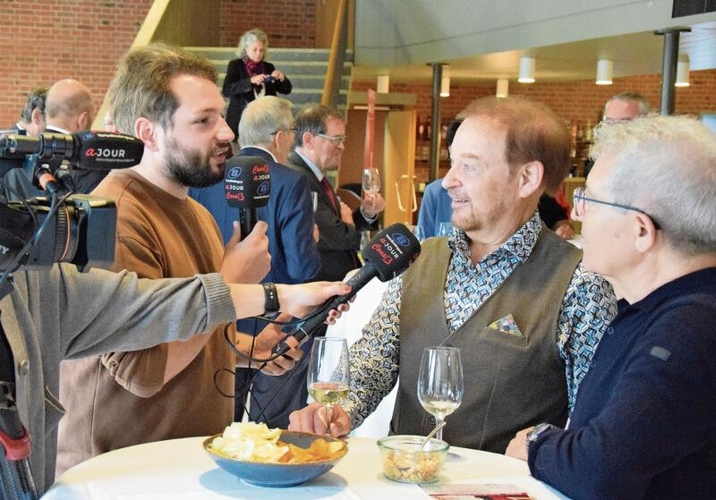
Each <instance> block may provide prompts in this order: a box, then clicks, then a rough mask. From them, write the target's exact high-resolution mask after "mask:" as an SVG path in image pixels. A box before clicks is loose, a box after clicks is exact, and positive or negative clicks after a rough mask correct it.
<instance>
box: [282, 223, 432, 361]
mask: <svg viewBox="0 0 716 500" xmlns="http://www.w3.org/2000/svg"><path fill="white" fill-rule="evenodd" d="M362 253H363V258H364V259H365V264H364V265H363V267H361V268H360V269H358V272H356V273H355V274H354V275H353V276H351V278H350V279H349V280H348V281H347V282H346V284H347V285H350V286H351V291H350V292H348V293H347V294H346V295H340V296H335V297H333V298H331V299H329V300H328V301H326V302H325V303H324V304H323V305H322V306H321V307H320V308H319V309H318V310H317V311H315V312H314V313H313V314H311V316H310V317H309V318H308V319H306V320H304V321H302V322H301V323H299V325H298V326H297V330H296V331H295V332H294V333H293V334H291V336H292V337H293V338H295V339H296V340H298V341H299V342H300V341H302V340H303V339H304V338H306V337H307V336H309V335H311V334H312V333H314V332H315V331H316V330H317V329H318V328H319V327H320V326H321V325H322V324H323V322H324V321H325V320H326V318H327V317H328V313H329V312H330V311H331V309H337V308H338V306H339V305H341V304H345V303H346V302H348V301H349V300H350V299H351V298H352V297H353V296H354V295H355V294H356V293H358V291H359V290H360V289H361V288H363V287H364V286H366V285H367V284H368V282H369V281H370V280H372V279H373V278H376V277H377V278H378V279H379V280H380V281H383V282H385V281H389V280H391V279H393V278H395V277H396V276H398V275H400V274H402V273H403V271H405V270H406V269H407V268H408V267H409V266H410V265H411V264H412V263H413V261H414V260H415V259H416V258H417V257H418V255H420V242H419V241H418V240H417V239H416V238H415V236H414V235H413V233H412V232H411V231H410V229H408V228H407V227H406V226H404V225H403V224H400V223H397V224H393V225H392V226H389V227H388V228H386V229H384V230H382V231H380V232H379V233H378V234H377V235H375V236H374V237H373V239H372V240H370V242H368V244H367V245H366V246H365V247H364V248H363V250H362ZM289 349H290V347H289V345H288V344H287V343H286V341H285V340H282V341H281V342H279V343H278V344H276V345H275V346H274V348H273V349H272V350H271V353H272V354H273V355H276V356H278V355H282V354H285V353H286V352H287V351H288V350H289Z"/></svg>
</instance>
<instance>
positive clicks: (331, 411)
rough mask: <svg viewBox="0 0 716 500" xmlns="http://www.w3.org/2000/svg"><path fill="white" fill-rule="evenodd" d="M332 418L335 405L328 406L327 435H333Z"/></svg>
mask: <svg viewBox="0 0 716 500" xmlns="http://www.w3.org/2000/svg"><path fill="white" fill-rule="evenodd" d="M331 418H333V405H326V435H327V436H330V435H331Z"/></svg>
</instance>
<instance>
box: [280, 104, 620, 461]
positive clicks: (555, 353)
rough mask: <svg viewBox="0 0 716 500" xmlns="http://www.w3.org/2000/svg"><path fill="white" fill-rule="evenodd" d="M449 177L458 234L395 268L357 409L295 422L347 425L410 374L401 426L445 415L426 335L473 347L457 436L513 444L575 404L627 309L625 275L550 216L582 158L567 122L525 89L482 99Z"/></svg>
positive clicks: (338, 431) (431, 342)
mask: <svg viewBox="0 0 716 500" xmlns="http://www.w3.org/2000/svg"><path fill="white" fill-rule="evenodd" d="M460 118H463V119H464V121H463V123H462V124H461V125H460V127H459V128H458V130H457V133H456V135H455V138H454V141H453V143H452V145H451V150H450V158H451V160H452V165H451V168H450V171H449V172H448V174H447V175H446V176H445V178H444V180H443V186H444V187H445V188H446V189H447V191H448V193H449V195H450V198H451V199H452V210H453V212H452V224H453V226H454V228H455V230H454V231H453V233H452V235H450V236H448V237H442V238H430V239H428V240H426V241H425V243H424V244H423V249H422V253H421V255H420V257H419V258H418V259H417V260H416V262H415V263H414V264H413V265H412V267H411V268H410V269H408V271H406V272H405V273H404V274H403V275H402V276H401V277H398V278H396V279H395V280H393V281H392V282H391V283H390V284H389V286H388V289H387V290H386V292H385V294H384V296H383V298H382V301H381V304H380V305H379V306H378V308H377V309H376V311H375V312H374V313H373V317H372V318H371V320H370V322H369V323H368V325H366V326H365V327H364V330H363V336H362V338H361V339H360V340H358V341H357V342H356V343H355V344H353V346H352V347H351V352H350V363H351V391H350V401H349V403H348V404H347V405H346V408H345V411H343V410H341V409H338V408H335V409H334V411H333V412H332V414H331V415H332V417H331V420H330V422H328V429H327V428H326V427H327V425H326V412H325V410H324V409H323V408H322V407H320V406H319V405H317V404H315V403H313V404H311V405H309V406H308V407H306V408H304V409H302V410H299V411H298V412H294V413H293V414H292V415H291V427H290V428H292V429H302V430H311V431H316V432H319V433H322V432H326V431H329V432H330V433H331V434H333V435H344V434H347V433H348V432H349V431H350V429H351V427H356V426H359V425H360V424H361V422H362V421H363V419H364V418H365V417H366V416H367V415H369V414H370V413H371V412H372V411H373V409H374V408H375V407H376V406H377V405H378V403H379V402H380V400H381V399H382V398H383V397H384V396H385V395H386V394H388V393H389V392H390V391H391V389H392V388H393V386H394V385H395V383H396V380H397V379H398V375H400V383H399V387H398V395H397V400H396V406H395V409H394V412H393V418H392V422H391V429H392V431H393V432H395V433H399V434H423V435H424V434H426V433H427V432H429V431H430V430H431V428H432V427H433V425H434V422H435V420H434V419H433V418H431V416H430V414H428V413H427V412H426V411H425V410H424V409H423V408H422V406H421V405H420V402H419V401H418V397H417V394H416V383H417V378H418V370H419V365H420V363H419V361H420V357H421V354H422V351H423V348H424V347H426V346H435V345H450V346H455V347H458V348H460V350H461V357H462V362H463V370H464V377H465V395H464V399H463V402H462V404H461V405H460V407H459V408H458V409H457V410H455V412H454V413H453V414H452V415H450V416H448V418H447V426H446V427H445V429H444V434H443V436H444V439H445V440H446V441H447V442H448V443H450V444H452V445H455V446H464V447H470V448H478V449H483V450H488V451H493V452H500V453H502V452H504V451H505V448H506V447H507V444H508V443H509V441H510V439H511V438H512V436H514V433H515V432H516V431H517V430H520V429H522V428H524V427H525V425H524V424H525V423H529V425H534V424H535V423H537V422H543V421H544V422H552V423H554V422H562V423H564V422H565V421H566V419H567V417H568V412H569V409H570V408H571V407H572V405H573V403H574V400H575V396H576V394H577V389H578V387H579V383H580V381H581V380H582V377H583V376H584V374H585V373H586V371H587V369H588V368H589V364H590V362H591V358H592V354H593V353H594V349H595V347H596V345H597V343H598V342H599V339H600V338H601V335H602V333H603V331H604V330H605V328H606V326H607V324H608V323H609V321H611V319H612V317H613V315H614V313H615V309H616V307H615V298H614V294H613V292H612V289H611V287H610V286H609V284H608V283H606V282H605V281H604V280H603V279H601V278H600V277H598V276H596V275H594V274H590V273H587V272H585V271H584V268H583V267H582V265H581V263H580V260H581V252H579V251H578V250H577V249H576V248H574V247H573V246H572V245H570V244H569V243H567V242H565V241H564V240H562V239H561V238H559V237H558V236H556V235H555V234H554V233H552V232H551V231H550V230H548V229H547V228H546V227H545V226H544V225H543V224H542V221H541V220H540V217H539V213H538V211H537V203H538V201H539V198H540V195H541V194H542V193H543V192H544V191H545V190H547V191H550V190H552V191H553V190H554V189H556V187H557V186H558V185H559V183H560V182H561V181H562V179H563V178H564V176H565V175H566V173H567V171H568V167H569V162H568V159H569V136H568V134H567V131H566V128H565V127H564V122H563V120H561V119H560V118H559V117H558V116H557V115H556V114H554V113H553V112H552V111H550V110H549V109H547V108H545V107H544V106H542V105H540V104H537V103H534V102H531V101H528V100H525V99H521V98H516V97H510V98H508V99H496V98H487V99H482V100H478V101H475V102H473V103H472V104H470V105H469V106H468V107H467V108H466V109H465V110H464V111H463V112H462V113H461V115H460Z"/></svg>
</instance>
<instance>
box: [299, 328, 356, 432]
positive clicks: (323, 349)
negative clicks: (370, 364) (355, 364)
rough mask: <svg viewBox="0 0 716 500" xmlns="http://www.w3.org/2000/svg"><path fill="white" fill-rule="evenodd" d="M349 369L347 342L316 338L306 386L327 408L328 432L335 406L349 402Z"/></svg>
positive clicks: (334, 338)
mask: <svg viewBox="0 0 716 500" xmlns="http://www.w3.org/2000/svg"><path fill="white" fill-rule="evenodd" d="M349 368H350V366H349V364H348V342H347V341H346V339H342V338H336V337H319V338H315V339H313V346H312V347H311V357H310V359H309V361H308V378H307V382H306V383H307V385H308V393H309V394H310V395H311V397H312V398H313V400H314V401H316V402H317V403H319V404H322V405H324V406H325V407H326V410H327V422H328V428H329V430H330V422H331V416H332V413H333V406H334V405H340V404H342V403H343V402H344V401H346V400H347V399H348V388H349V386H350V369H349Z"/></svg>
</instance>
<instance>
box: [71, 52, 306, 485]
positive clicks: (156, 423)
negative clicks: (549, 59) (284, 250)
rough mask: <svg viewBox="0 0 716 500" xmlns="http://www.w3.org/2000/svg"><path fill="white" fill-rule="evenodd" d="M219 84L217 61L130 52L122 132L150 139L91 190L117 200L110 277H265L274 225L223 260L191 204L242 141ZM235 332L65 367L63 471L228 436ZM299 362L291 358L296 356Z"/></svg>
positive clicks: (116, 85) (115, 92)
mask: <svg viewBox="0 0 716 500" xmlns="http://www.w3.org/2000/svg"><path fill="white" fill-rule="evenodd" d="M215 82H216V72H215V69H214V67H213V65H212V64H211V63H210V62H209V61H207V60H205V59H202V58H199V57H197V56H194V55H191V54H189V53H187V52H184V51H180V50H178V49H173V48H170V47H167V46H163V45H150V46H148V47H143V48H139V49H135V50H132V51H130V52H129V53H127V54H126V55H125V57H124V58H123V60H122V61H121V62H120V65H119V69H118V71H117V74H116V75H115V78H114V80H113V82H112V85H111V87H110V96H111V102H110V107H111V109H112V110H114V114H115V121H116V124H117V125H118V127H119V129H120V130H121V131H122V132H123V133H127V134H132V135H134V136H136V137H138V138H139V139H141V140H142V142H143V143H144V155H143V157H142V161H141V162H140V163H139V164H138V165H136V166H135V167H132V168H130V169H124V170H118V171H114V172H112V173H111V174H110V175H108V176H107V178H106V179H105V180H104V181H103V182H102V183H101V184H100V185H99V186H98V187H97V189H96V190H95V191H94V192H93V194H95V195H99V196H104V197H107V198H111V199H114V200H115V201H116V203H117V209H118V221H117V241H116V252H115V263H114V266H113V268H112V269H113V270H120V269H127V270H130V271H134V272H136V273H137V274H138V275H139V276H140V277H148V278H162V277H185V276H193V275H195V274H198V273H206V272H216V271H219V270H221V272H222V274H224V276H225V277H227V278H228V281H234V282H243V283H258V282H259V281H260V280H261V279H262V278H263V276H264V275H265V274H266V272H268V269H269V265H270V256H269V254H268V252H267V248H268V241H267V238H266V234H265V233H266V224H265V223H259V224H257V225H256V228H255V229H254V231H252V233H251V234H249V235H248V236H247V237H246V238H245V239H244V241H242V242H241V243H238V244H237V243H236V242H237V241H238V239H239V237H240V235H238V234H236V235H235V237H234V238H233V239H232V240H231V241H230V242H229V244H228V245H227V252H226V256H224V249H223V248H222V239H221V235H220V233H219V229H218V227H217V226H216V223H215V222H214V220H213V218H212V216H211V214H210V213H209V212H207V211H206V210H205V209H204V208H203V207H201V206H200V205H199V204H198V203H196V202H195V201H194V200H192V199H190V198H189V197H188V196H187V192H188V190H189V188H190V187H203V186H208V185H211V184H214V183H216V182H218V181H219V180H221V179H222V178H223V172H224V163H225V161H226V156H227V153H228V152H229V150H230V145H229V143H230V141H231V140H232V139H233V138H234V134H233V132H232V131H231V129H230V128H229V127H228V125H227V124H226V121H225V120H224V118H223V116H222V113H223V109H224V100H223V98H222V97H221V94H220V93H219V91H218V88H217V87H216V84H215ZM222 257H223V262H222ZM267 303H268V302H267ZM227 329H228V332H229V334H230V335H234V334H235V327H234V326H233V325H226V326H225V327H220V328H218V329H216V330H214V331H213V332H207V333H206V334H205V335H199V336H197V337H195V338H193V339H192V340H189V341H187V342H172V343H167V344H161V345H159V346H157V347H154V348H151V349H145V350H142V351H135V352H114V353H109V354H105V355H102V356H99V357H93V358H87V359H83V360H78V361H72V362H68V363H66V364H64V366H63V367H62V377H61V390H60V399H61V401H62V402H63V404H64V405H65V407H67V408H70V409H71V411H70V412H69V414H68V415H67V418H65V419H64V420H63V422H62V424H61V426H60V435H59V452H58V472H61V471H64V470H65V469H67V468H68V467H70V466H72V465H74V464H76V463H78V462H80V461H82V460H86V459H88V458H90V457H92V456H94V455H98V454H100V453H104V452H107V451H110V450H113V449H116V448H121V447H125V446H130V445H134V444H139V443H145V442H150V441H158V440H163V439H172V438H179V437H187V436H201V435H208V434H213V433H218V432H221V431H222V430H223V428H224V427H225V426H226V425H228V424H229V423H230V422H232V420H233V418H232V417H233V400H232V399H231V398H229V397H226V396H224V395H225V394H229V395H231V394H233V393H234V377H233V375H232V374H231V371H233V370H234V368H235V366H236V364H237V358H236V357H235V355H234V354H233V352H232V351H231V350H230V349H229V347H228V346H227V344H226V340H225V339H224V331H225V330H227ZM265 333H266V335H260V336H258V337H257V340H256V345H255V346H254V347H253V352H254V356H257V357H267V352H268V351H269V350H270V347H272V346H273V345H274V344H275V343H276V342H277V339H278V338H281V336H282V334H280V333H279V332H278V331H277V330H275V329H271V328H268V329H267V331H266V332H265ZM244 341H245V342H248V343H249V345H251V340H249V339H248V338H245V339H244ZM265 354H266V355H265ZM300 355H301V351H300V349H294V350H292V355H291V356H292V357H293V358H298V357H300ZM292 366H293V359H292V358H289V359H281V360H277V362H274V363H270V364H269V365H268V366H267V367H266V371H267V372H268V373H274V374H279V373H282V372H283V371H285V370H286V369H287V368H290V367H292ZM217 373H219V376H217V378H216V379H215V374H217ZM221 373H224V375H223V376H222V375H221Z"/></svg>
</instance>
